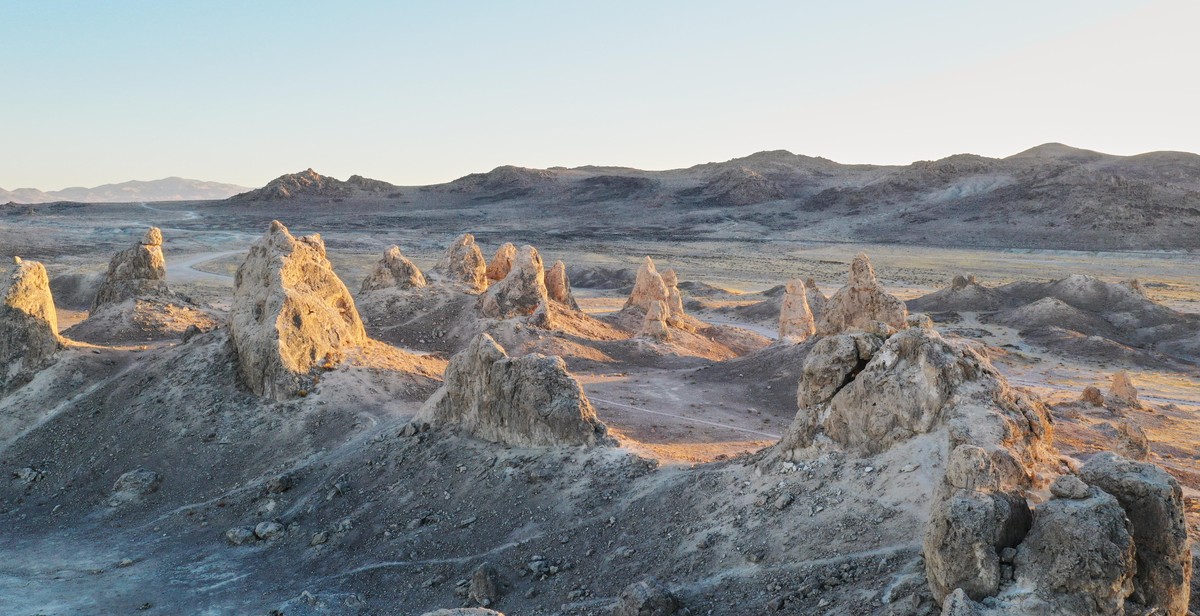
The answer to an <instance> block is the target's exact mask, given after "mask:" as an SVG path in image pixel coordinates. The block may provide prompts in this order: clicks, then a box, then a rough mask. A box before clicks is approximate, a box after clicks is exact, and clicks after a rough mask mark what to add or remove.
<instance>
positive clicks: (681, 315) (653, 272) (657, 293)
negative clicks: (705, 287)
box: [623, 257, 694, 340]
mask: <svg viewBox="0 0 1200 616" xmlns="http://www.w3.org/2000/svg"><path fill="white" fill-rule="evenodd" d="M623 310H627V311H629V310H632V311H635V312H638V313H641V314H644V315H645V316H644V318H643V320H642V326H641V335H642V336H645V337H647V338H652V339H655V340H670V339H671V329H672V328H674V329H680V330H691V329H694V326H693V324H692V323H691V320H690V318H689V317H688V315H687V313H686V312H685V311H684V309H683V295H682V294H681V293H680V291H679V277H678V276H677V275H676V274H675V270H673V269H666V270H663V271H662V273H659V272H658V269H657V268H655V266H654V260H653V259H651V258H650V257H646V258H645V259H643V260H642V265H641V267H639V268H638V273H637V280H636V281H635V282H634V284H633V291H631V292H630V294H629V299H627V300H625V307H624V308H623Z"/></svg>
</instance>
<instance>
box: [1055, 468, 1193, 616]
mask: <svg viewBox="0 0 1200 616" xmlns="http://www.w3.org/2000/svg"><path fill="white" fill-rule="evenodd" d="M1079 476H1080V477H1082V478H1083V480H1084V481H1086V482H1087V483H1088V484H1090V485H1093V486H1095V487H1097V488H1100V489H1101V490H1104V491H1105V492H1107V493H1109V494H1111V495H1113V496H1114V497H1116V499H1117V501H1118V502H1119V503H1120V504H1121V507H1122V508H1123V509H1124V510H1125V516H1126V517H1128V518H1129V522H1130V524H1131V526H1132V527H1133V541H1134V544H1135V545H1136V546H1137V552H1136V555H1137V575H1136V577H1135V578H1134V581H1133V584H1134V588H1135V589H1136V590H1137V593H1138V595H1139V596H1140V597H1141V602H1142V604H1143V605H1145V606H1146V607H1148V608H1159V609H1162V610H1164V611H1165V613H1167V614H1169V615H1171V616H1183V615H1184V614H1186V613H1187V608H1188V593H1189V591H1190V589H1189V582H1190V581H1191V579H1192V556H1191V542H1190V541H1189V540H1188V535H1187V521H1186V520H1185V519H1184V504H1183V490H1182V488H1181V487H1180V485H1179V482H1178V481H1176V480H1175V478H1174V477H1172V476H1171V475H1169V474H1167V472H1166V471H1164V470H1163V469H1161V468H1159V467H1158V466H1155V465H1154V464H1150V463H1147V462H1135V461H1133V460H1127V459H1125V458H1122V457H1121V456H1118V455H1116V454H1114V453H1111V452H1106V453H1100V454H1097V455H1096V456H1093V457H1092V458H1091V459H1090V460H1088V461H1087V463H1086V464H1084V465H1083V468H1081V469H1080V470H1079Z"/></svg>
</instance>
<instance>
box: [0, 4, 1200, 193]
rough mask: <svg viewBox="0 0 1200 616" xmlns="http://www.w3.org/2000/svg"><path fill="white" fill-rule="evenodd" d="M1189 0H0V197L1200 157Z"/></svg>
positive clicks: (1197, 8) (1197, 46)
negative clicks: (604, 171) (773, 163)
mask: <svg viewBox="0 0 1200 616" xmlns="http://www.w3.org/2000/svg"><path fill="white" fill-rule="evenodd" d="M1197 23H1200V2H1195V1H1194V0H1006V1H1005V2H995V1H990V0H989V1H986V2H985V1H982V0H978V1H976V0H909V1H907V2H895V1H894V0H844V1H842V2H827V1H822V2H809V1H797V0H789V1H778V2H776V1H753V0H741V1H738V2H709V1H705V0H688V1H681V2H671V1H657V2H645V1H644V0H640V1H635V2H626V1H622V0H606V1H603V2H584V1H581V2H561V1H556V2H549V1H548V2H526V1H520V0H511V1H507V2H490V1H489V2H457V1H453V0H445V1H439V2H421V3H416V2H399V1H393V2H337V3H333V2H325V3H322V2H306V1H303V0H289V1H286V2H273V1H266V0H259V1H255V2H245V1H237V2H222V1H218V0H206V1H204V2H190V1H184V0H173V1H171V2H161V1H150V0H148V1H141V2H134V1H124V0H108V1H105V2H91V1H78V2H72V1H68V0H63V1H56V2H34V1H29V0H0V187H3V188H6V189H9V190H12V189H15V188H21V187H36V188H40V189H43V190H57V189H61V188H64V187H67V186H93V185H97V184H104V183H110V182H120V181H125V180H132V179H140V180H149V179H156V178H162V177H167V176H182V177H188V178H195V179H203V180H211V181H221V182H231V183H235V184H240V185H243V186H260V185H262V184H265V183H266V182H267V181H269V180H271V179H272V178H274V177H277V176H279V175H282V174H284V173H290V172H295V171H300V170H303V169H306V168H309V167H312V168H314V169H316V170H317V171H318V172H320V173H323V174H326V175H332V176H334V177H339V178H343V179H344V178H346V177H348V176H350V175H352V174H360V175H365V176H367V177H373V178H377V179H382V180H386V181H390V182H393V183H396V184H401V185H417V184H431V183H438V182H445V181H449V180H451V179H454V178H457V177H460V176H463V175H465V174H467V173H473V172H478V171H486V170H489V169H492V168H494V167H496V166H499V165H505V164H514V165H521V166H527V167H550V166H558V165H561V166H578V165H586V164H598V165H599V164H602V165H623V166H631V167H639V168H644V169H668V168H677V167H686V166H691V165H693V164H698V163H703V162H709V161H722V160H728V159H730V158H735V157H738V156H744V155H747V154H750V153H753V152H756V151H761V150H775V149H786V150H790V151H792V152H795V153H799V154H807V155H812V156H824V157H826V158H830V159H833V160H836V161H839V162H846V163H879V164H906V163H909V162H912V161H914V160H929V159H937V158H942V157H945V156H949V155H951V154H956V153H963V152H971V153H976V154H982V155H985V156H1007V155H1010V154H1014V153H1016V152H1019V151H1021V150H1024V149H1027V148H1029V147H1032V146H1035V145H1038V144H1041V143H1046V142H1052V141H1057V142H1063V143H1067V144H1070V145H1074V146H1077V147H1084V148H1088V149H1094V150H1099V151H1104V152H1109V153H1114V154H1136V153H1140V152H1146V151H1153V150H1183V151H1192V152H1200V122H1197V121H1196V120H1195V114H1196V110H1197V109H1200V79H1197V77H1196V74H1197V68H1196V64H1197V60H1200V37H1197V36H1195V35H1194V32H1193V30H1194V28H1195V25H1196V24H1197Z"/></svg>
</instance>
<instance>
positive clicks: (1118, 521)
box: [1014, 489, 1134, 614]
mask: <svg viewBox="0 0 1200 616" xmlns="http://www.w3.org/2000/svg"><path fill="white" fill-rule="evenodd" d="M1133 555H1134V548H1133V537H1132V536H1131V534H1130V529H1129V527H1128V523H1127V522H1126V520H1125V513H1124V512H1123V511H1122V510H1121V506H1120V505H1119V504H1118V503H1117V500H1116V499H1115V498H1113V497H1112V496H1111V495H1109V494H1107V493H1105V492H1102V491H1100V490H1095V489H1092V490H1090V491H1089V492H1088V495H1087V496H1086V497H1085V498H1082V499H1074V498H1062V497H1055V498H1052V499H1050V500H1049V501H1047V502H1045V503H1042V504H1041V505H1040V506H1039V507H1038V508H1037V513H1036V516H1035V520H1034V524H1033V527H1032V528H1031V529H1030V531H1029V535H1028V536H1027V537H1026V538H1025V540H1024V541H1023V542H1022V543H1021V546H1020V547H1019V548H1017V556H1016V561H1015V562H1014V564H1015V569H1016V575H1017V581H1018V583H1019V584H1021V585H1022V586H1024V587H1026V588H1033V589H1035V590H1034V597H1032V598H1022V600H1021V602H1023V603H1025V604H1026V605H1028V606H1030V607H1029V611H1028V612H1026V613H1053V614H1122V613H1124V604H1125V598H1126V597H1127V596H1129V593H1130V591H1131V590H1132V589H1133V584H1132V581H1133ZM1042 604H1045V605H1047V606H1053V608H1052V609H1047V610H1046V611H1041V610H1035V609H1034V607H1033V606H1039V605H1042Z"/></svg>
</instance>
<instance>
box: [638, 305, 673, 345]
mask: <svg viewBox="0 0 1200 616" xmlns="http://www.w3.org/2000/svg"><path fill="white" fill-rule="evenodd" d="M667 314H669V311H668V310H667V303H666V302H664V301H661V300H655V301H653V302H651V303H650V308H649V310H647V311H646V318H645V319H643V320H642V329H641V331H640V332H639V335H640V336H643V337H645V338H651V339H654V340H664V341H665V340H670V339H671V329H670V327H668V326H667Z"/></svg>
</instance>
